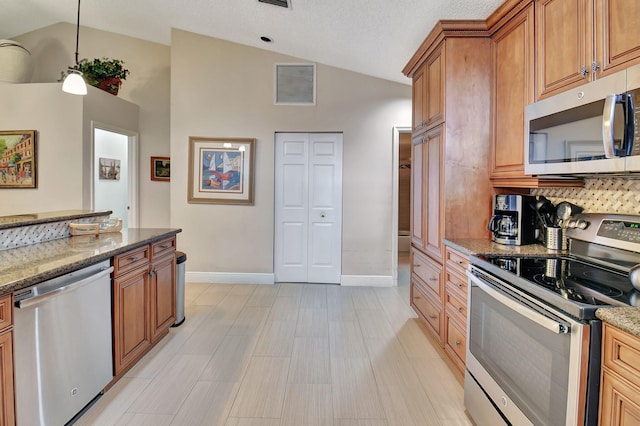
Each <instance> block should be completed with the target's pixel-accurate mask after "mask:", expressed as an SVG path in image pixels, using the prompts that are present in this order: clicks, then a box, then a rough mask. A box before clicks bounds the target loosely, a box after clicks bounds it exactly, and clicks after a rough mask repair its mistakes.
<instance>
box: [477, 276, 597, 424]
mask: <svg viewBox="0 0 640 426" xmlns="http://www.w3.org/2000/svg"><path fill="white" fill-rule="evenodd" d="M472 269H473V268H472ZM469 276H470V286H469V288H470V289H471V291H470V292H469V299H470V300H469V306H470V313H469V316H468V327H469V333H468V342H467V369H468V373H469V374H470V375H471V376H472V380H475V382H477V384H478V385H479V386H480V388H482V390H483V391H484V392H476V393H477V394H479V395H476V396H475V398H477V397H483V395H484V394H486V395H488V396H489V398H490V399H491V400H492V402H493V405H494V406H495V407H497V408H498V409H499V410H500V412H501V415H502V416H504V417H505V418H506V419H507V420H508V421H509V422H510V423H512V424H518V425H520V424H536V425H538V424H545V425H576V424H581V423H583V422H584V410H583V409H580V408H579V407H584V402H585V399H584V398H585V389H584V384H585V383H586V371H587V368H586V362H587V361H588V360H587V356H583V352H584V351H585V350H588V349H587V348H588V339H589V333H588V332H586V331H588V330H585V328H587V329H588V326H587V325H584V324H581V323H579V322H577V321H575V320H573V319H571V318H569V317H566V316H564V315H562V314H560V313H551V312H549V307H546V309H545V308H544V307H543V306H542V305H541V304H540V302H538V301H536V300H535V299H532V298H530V297H528V296H527V295H525V294H522V293H521V292H520V291H518V290H515V289H514V288H513V287H511V286H509V285H505V284H501V283H500V282H497V281H495V280H493V279H489V280H485V279H482V278H480V277H478V276H477V275H476V274H474V273H473V271H471V272H470V274H469ZM585 339H586V340H587V341H586V342H585ZM466 380H469V377H467V378H466ZM476 388H477V386H476ZM468 394H469V392H468V391H467V386H466V385H465V404H467V399H468V398H474V397H473V396H472V395H468ZM467 405H468V406H469V405H470V406H472V407H473V406H477V404H476V403H474V402H473V401H471V400H470V401H469V404H467ZM485 405H486V406H488V404H485ZM468 410H469V412H470V414H471V415H472V417H473V416H474V413H473V412H472V410H471V409H469V408H468ZM479 416H480V417H482V416H481V415H479ZM474 418H475V417H474ZM475 420H476V421H480V420H481V419H475Z"/></svg>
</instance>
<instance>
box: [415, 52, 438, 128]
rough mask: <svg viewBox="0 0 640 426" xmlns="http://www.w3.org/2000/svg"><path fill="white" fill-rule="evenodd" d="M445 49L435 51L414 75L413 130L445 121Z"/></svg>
mask: <svg viewBox="0 0 640 426" xmlns="http://www.w3.org/2000/svg"><path fill="white" fill-rule="evenodd" d="M443 62H444V49H442V48H439V49H436V50H435V51H433V52H432V53H431V54H430V55H429V57H428V58H427V59H426V60H425V62H424V64H423V65H422V66H421V68H420V70H419V71H418V72H417V73H416V74H415V75H414V77H413V103H412V104H413V131H414V134H417V133H419V132H421V131H425V130H428V129H430V128H431V127H433V126H435V125H438V124H440V123H442V122H443V121H444V97H443V92H444V69H443Z"/></svg>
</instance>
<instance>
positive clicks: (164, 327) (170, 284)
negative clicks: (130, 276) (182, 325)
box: [150, 239, 176, 343]
mask: <svg viewBox="0 0 640 426" xmlns="http://www.w3.org/2000/svg"><path fill="white" fill-rule="evenodd" d="M174 241H175V239H174ZM175 256H176V254H175V248H174V249H173V250H170V251H169V253H165V254H164V256H163V257H160V258H155V259H153V261H152V263H151V274H150V281H151V282H150V288H151V293H150V297H151V306H150V308H151V341H152V342H154V343H155V342H156V341H157V340H159V339H161V338H162V337H163V336H164V335H165V334H166V333H167V332H168V330H169V327H171V325H172V324H173V323H174V322H175V321H176V280H175V276H176V259H175Z"/></svg>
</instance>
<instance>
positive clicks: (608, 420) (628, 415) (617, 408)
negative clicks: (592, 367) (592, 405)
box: [598, 369, 640, 426]
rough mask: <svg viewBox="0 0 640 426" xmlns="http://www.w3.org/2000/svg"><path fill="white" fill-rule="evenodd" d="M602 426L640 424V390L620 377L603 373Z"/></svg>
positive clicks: (601, 395) (601, 393)
mask: <svg viewBox="0 0 640 426" xmlns="http://www.w3.org/2000/svg"><path fill="white" fill-rule="evenodd" d="M598 424H599V425H602V426H614V425H615V426H623V425H637V424H640V389H638V388H637V387H635V386H633V385H631V384H630V383H629V382H627V381H626V380H624V379H622V378H620V377H618V375H616V374H613V373H609V371H607V370H606V369H605V370H604V371H603V373H602V386H601V389H600V419H599V422H598Z"/></svg>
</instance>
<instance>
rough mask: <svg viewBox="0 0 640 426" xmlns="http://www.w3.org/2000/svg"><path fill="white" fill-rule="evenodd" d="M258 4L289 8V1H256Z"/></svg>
mask: <svg viewBox="0 0 640 426" xmlns="http://www.w3.org/2000/svg"><path fill="white" fill-rule="evenodd" d="M258 1H259V2H260V3H268V4H272V5H274V6H280V7H284V8H285V9H288V8H289V0H258Z"/></svg>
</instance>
